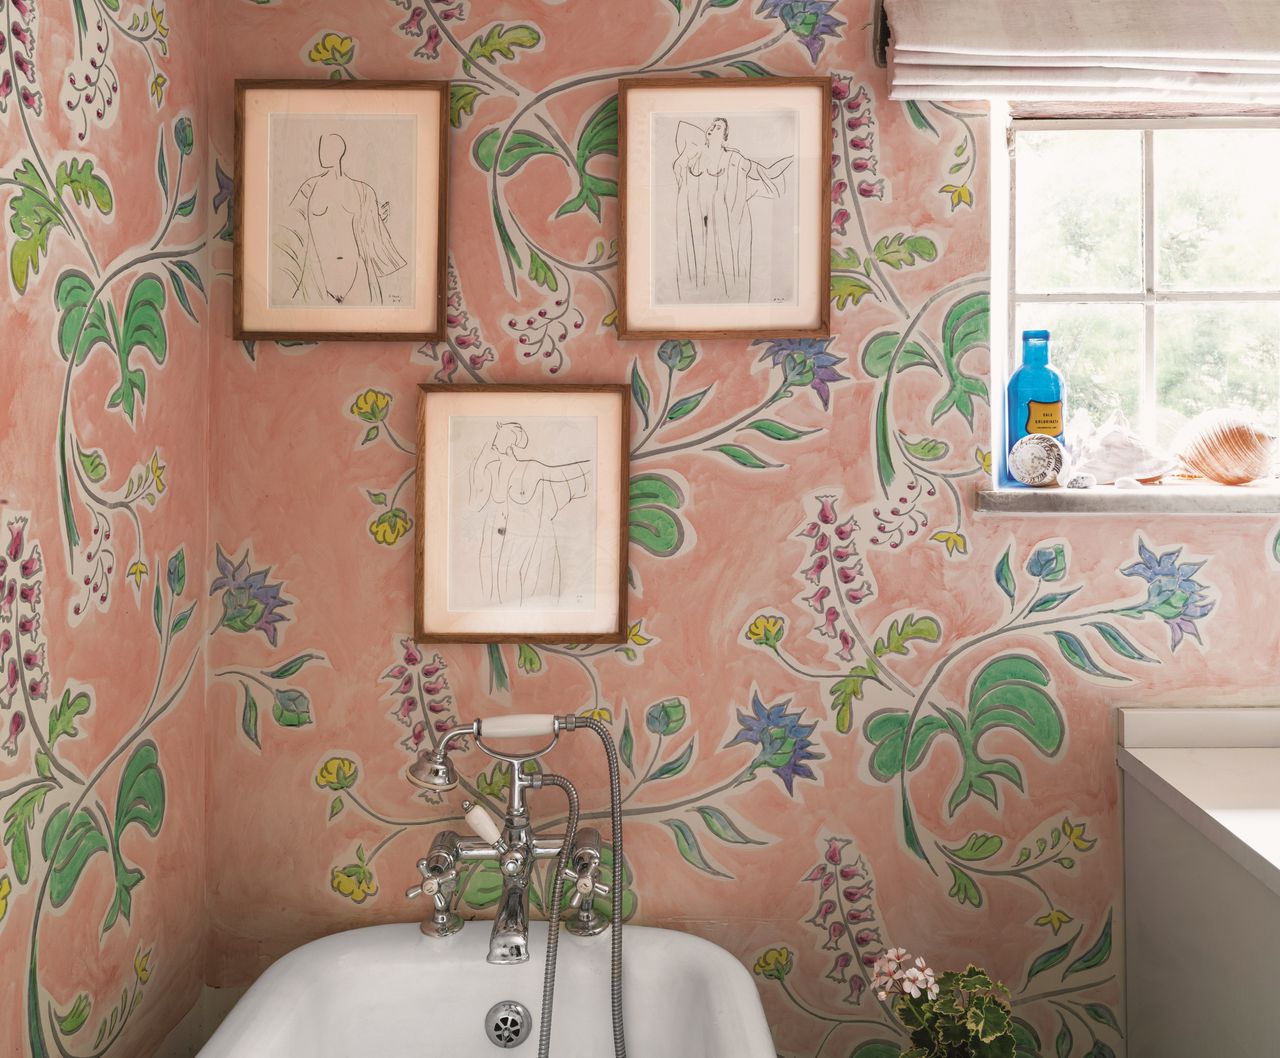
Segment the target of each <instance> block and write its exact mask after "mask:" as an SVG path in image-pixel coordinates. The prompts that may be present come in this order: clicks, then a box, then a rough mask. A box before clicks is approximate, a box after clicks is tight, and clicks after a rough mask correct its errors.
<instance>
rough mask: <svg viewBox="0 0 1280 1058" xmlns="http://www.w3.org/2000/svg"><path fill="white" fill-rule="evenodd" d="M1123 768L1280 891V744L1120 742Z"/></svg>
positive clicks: (1271, 887)
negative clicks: (1184, 745)
mask: <svg viewBox="0 0 1280 1058" xmlns="http://www.w3.org/2000/svg"><path fill="white" fill-rule="evenodd" d="M1118 760H1119V763H1120V767H1121V769H1122V770H1123V771H1124V772H1125V773H1126V774H1127V775H1129V776H1131V777H1132V778H1133V779H1134V780H1135V781H1137V782H1139V783H1141V784H1142V785H1143V786H1144V787H1145V788H1146V789H1148V790H1150V791H1151V792H1152V793H1154V794H1155V795H1156V796H1157V797H1159V798H1160V800H1161V801H1163V802H1164V803H1165V804H1167V805H1168V806H1169V807H1170V808H1171V809H1173V811H1175V812H1176V813H1177V814H1178V815H1179V816H1181V817H1182V818H1183V819H1184V820H1186V821H1187V823H1189V824H1190V825H1191V826H1193V827H1195V829H1196V830H1198V831H1199V832H1200V833H1201V834H1203V835H1204V836H1205V837H1206V838H1208V839H1209V840H1210V841H1212V842H1213V843H1214V844H1215V845H1217V846H1218V847H1219V848H1221V849H1222V850H1223V851H1224V852H1226V853H1227V855H1228V856H1230V857H1231V858H1232V859H1234V860H1235V861H1236V862H1237V863H1239V864H1240V865H1241V866H1242V867H1244V869H1245V870H1247V871H1248V872H1249V873H1250V874H1252V875H1253V876H1254V877H1255V878H1257V879H1258V880H1259V881H1260V882H1262V884H1263V885H1265V886H1267V888H1269V889H1271V890H1272V891H1273V892H1274V893H1276V894H1277V895H1278V896H1280V747H1275V746H1265V747H1254V748H1201V747H1197V748H1169V747H1139V746H1123V745H1122V746H1120V747H1119V749H1118Z"/></svg>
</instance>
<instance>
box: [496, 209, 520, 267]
mask: <svg viewBox="0 0 1280 1058" xmlns="http://www.w3.org/2000/svg"><path fill="white" fill-rule="evenodd" d="M493 223H494V226H495V227H496V228H497V229H498V239H499V241H500V242H501V243H502V249H503V251H504V252H505V253H506V255H507V257H509V258H510V259H511V262H512V263H513V264H514V265H515V266H516V267H517V268H523V267H524V265H523V264H522V263H521V261H520V252H519V251H518V250H517V249H516V244H515V242H513V241H512V239H511V232H509V231H508V230H507V222H506V220H505V219H504V218H503V216H502V209H501V207H500V206H499V205H498V200H497V199H496V198H495V199H493Z"/></svg>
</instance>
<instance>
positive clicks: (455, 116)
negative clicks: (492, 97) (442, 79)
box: [449, 81, 488, 129]
mask: <svg viewBox="0 0 1280 1058" xmlns="http://www.w3.org/2000/svg"><path fill="white" fill-rule="evenodd" d="M487 94H488V93H487V92H482V91H481V90H480V89H479V88H478V87H477V86H475V85H470V84H458V82H456V81H454V82H453V83H451V84H450V85H449V124H450V125H452V126H453V127H454V128H455V129H460V128H462V115H463V114H473V113H475V106H476V100H477V99H479V98H480V97H481V96H482V95H487Z"/></svg>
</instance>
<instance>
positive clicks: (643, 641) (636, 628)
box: [627, 621, 653, 647]
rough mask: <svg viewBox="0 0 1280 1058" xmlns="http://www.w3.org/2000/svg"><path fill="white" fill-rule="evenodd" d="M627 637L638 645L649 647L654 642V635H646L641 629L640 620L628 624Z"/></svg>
mask: <svg viewBox="0 0 1280 1058" xmlns="http://www.w3.org/2000/svg"><path fill="white" fill-rule="evenodd" d="M627 638H628V639H629V640H631V642H633V643H634V644H635V645H636V646H638V647H647V646H648V645H649V644H650V643H652V642H653V637H652V636H647V635H644V634H643V633H642V632H641V631H640V622H639V621H637V622H636V623H635V624H633V625H628V626H627Z"/></svg>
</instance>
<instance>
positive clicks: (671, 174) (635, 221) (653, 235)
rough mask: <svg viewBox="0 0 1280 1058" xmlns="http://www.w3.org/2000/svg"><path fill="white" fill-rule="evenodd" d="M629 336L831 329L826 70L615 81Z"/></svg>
mask: <svg viewBox="0 0 1280 1058" xmlns="http://www.w3.org/2000/svg"><path fill="white" fill-rule="evenodd" d="M618 129H619V134H620V143H619V156H618V164H619V169H620V177H619V201H620V210H621V223H620V227H621V241H620V250H621V257H620V265H619V283H618V286H619V291H618V295H619V306H618V330H619V334H620V336H621V337H622V338H647V339H654V338H698V337H703V338H720V337H733V336H735V335H748V334H749V335H751V336H752V337H778V338H782V337H826V336H827V335H829V334H830V305H829V297H828V295H829V290H830V280H829V275H830V256H831V217H830V211H831V210H830V205H831V81H830V79H829V78H826V77H762V78H749V79H746V80H742V81H728V80H720V79H705V78H661V77H652V78H649V77H646V78H632V79H625V80H622V81H620V82H619V93H618Z"/></svg>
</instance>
